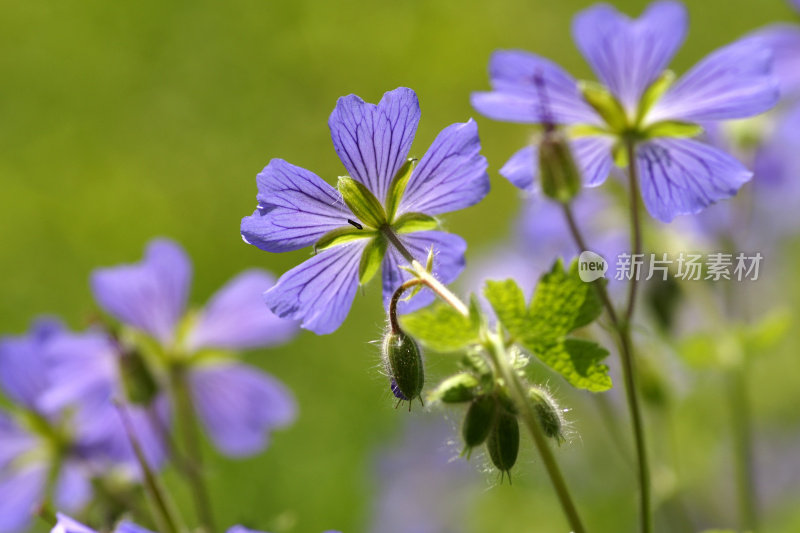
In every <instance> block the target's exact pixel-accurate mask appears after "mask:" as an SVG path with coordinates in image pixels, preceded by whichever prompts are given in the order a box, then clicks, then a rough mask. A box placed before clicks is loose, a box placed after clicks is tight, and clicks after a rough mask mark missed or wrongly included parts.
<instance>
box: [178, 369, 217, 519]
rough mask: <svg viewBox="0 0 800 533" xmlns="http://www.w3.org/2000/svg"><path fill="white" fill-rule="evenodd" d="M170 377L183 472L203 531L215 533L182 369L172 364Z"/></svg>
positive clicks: (187, 387)
mask: <svg viewBox="0 0 800 533" xmlns="http://www.w3.org/2000/svg"><path fill="white" fill-rule="evenodd" d="M171 379H172V390H173V394H174V403H175V410H176V412H177V415H178V417H177V418H178V425H180V426H181V427H180V429H181V435H182V437H181V440H182V441H183V446H184V452H185V453H186V459H185V461H183V463H184V468H183V472H184V474H185V475H186V478H187V482H188V485H189V488H190V491H191V494H192V499H193V500H194V506H195V511H196V512H197V518H198V520H199V521H200V527H201V528H202V529H203V530H204V531H205V532H206V533H214V531H216V528H215V524H214V515H213V512H212V509H211V499H210V498H209V496H208V487H207V486H206V480H205V475H204V473H203V454H202V450H201V449H200V434H199V431H198V429H197V413H196V412H195V410H194V406H193V405H192V398H191V393H190V392H189V386H188V383H187V382H186V373H185V371H184V369H183V368H181V367H180V366H176V367H175V368H173V370H172V375H171Z"/></svg>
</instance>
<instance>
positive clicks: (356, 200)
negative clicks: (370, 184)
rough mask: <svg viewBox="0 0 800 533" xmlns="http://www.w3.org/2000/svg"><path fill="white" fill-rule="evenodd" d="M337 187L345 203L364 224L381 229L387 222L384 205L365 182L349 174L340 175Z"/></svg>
mask: <svg viewBox="0 0 800 533" xmlns="http://www.w3.org/2000/svg"><path fill="white" fill-rule="evenodd" d="M337 187H338V189H339V193H341V195H342V199H343V200H344V203H346V204H347V207H349V208H350V211H352V212H353V214H354V215H355V216H356V217H357V218H358V219H359V220H360V221H361V222H363V223H364V225H366V226H369V227H370V228H373V229H379V228H380V227H381V226H382V225H383V224H386V213H385V212H384V210H383V206H382V205H381V203H380V202H379V201H378V199H377V198H375V195H374V194H372V193H371V192H370V190H369V189H367V188H366V187H365V186H364V184H362V183H361V182H359V181H356V180H354V179H353V178H350V177H348V176H340V177H339V183H338V185H337Z"/></svg>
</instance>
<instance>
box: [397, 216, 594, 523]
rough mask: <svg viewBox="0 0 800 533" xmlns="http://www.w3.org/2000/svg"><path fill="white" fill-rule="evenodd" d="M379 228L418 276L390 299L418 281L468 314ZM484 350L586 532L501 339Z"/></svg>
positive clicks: (568, 511)
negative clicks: (505, 384)
mask: <svg viewBox="0 0 800 533" xmlns="http://www.w3.org/2000/svg"><path fill="white" fill-rule="evenodd" d="M381 231H382V232H383V233H384V235H385V236H386V238H387V239H388V240H389V242H390V243H392V245H393V246H394V247H395V248H396V249H397V251H398V252H400V254H401V255H402V256H403V257H404V258H405V259H406V260H407V261H408V262H409V263H411V266H412V267H413V268H414V271H415V272H416V273H417V275H418V276H419V280H418V281H417V280H409V281H408V282H406V283H405V284H404V285H403V286H401V288H400V290H398V291H396V292H395V293H394V295H393V297H394V298H399V297H400V295H401V294H402V293H403V291H405V290H406V289H407V288H409V287H411V286H413V285H415V284H418V283H420V282H422V283H424V284H425V285H427V286H428V288H430V289H431V290H432V291H433V292H434V293H436V294H437V295H438V296H439V297H440V298H441V299H442V300H444V301H445V302H446V303H448V304H449V305H451V306H452V307H453V308H454V309H455V310H456V311H458V312H459V313H461V314H462V315H463V316H465V317H469V308H468V307H467V306H466V305H465V304H464V302H462V301H461V299H460V298H459V297H458V296H456V295H455V294H453V292H452V291H450V289H448V288H447V287H446V286H444V285H443V284H442V283H440V282H439V281H438V280H437V279H436V278H434V277H433V276H432V275H431V274H430V273H429V272H428V271H427V270H426V269H425V268H424V267H423V266H422V265H421V264H420V263H419V262H418V261H417V260H416V259H414V256H413V255H411V252H409V251H408V249H407V248H406V247H405V246H404V245H403V243H402V242H400V239H399V238H398V237H397V235H395V234H394V232H393V231H392V230H391V229H390V228H383V229H382V230H381ZM395 305H396V302H395ZM390 319H391V317H390ZM394 325H396V318H395V319H394V323H393V326H394ZM487 351H488V352H489V354H490V356H491V357H492V361H493V363H494V366H495V368H496V369H497V371H498V372H499V373H500V375H501V376H502V377H503V381H505V382H506V383H507V384H508V386H509V388H510V389H511V394H512V395H513V397H514V403H515V404H516V405H517V406H518V407H519V410H520V413H521V416H522V419H523V422H525V426H526V427H527V428H528V431H529V432H530V434H531V437H532V439H533V443H534V444H535V445H536V449H537V451H538V452H539V455H540V456H541V458H542V462H543V463H544V465H545V469H546V470H547V475H548V476H549V477H550V481H551V482H552V484H553V487H554V488H555V491H556V495H557V496H558V501H559V503H560V504H561V509H562V510H563V512H564V515H565V516H566V518H567V522H569V524H570V527H571V529H572V532H573V533H586V529H585V528H584V527H583V523H582V522H581V519H580V516H579V515H578V510H577V508H576V507H575V503H574V502H573V501H572V496H571V495H570V492H569V489H568V488H567V484H566V481H565V480H564V476H563V475H562V474H561V470H560V468H559V467H558V463H557V462H556V458H555V456H554V455H553V452H552V450H551V449H550V446H549V445H548V444H547V437H545V435H544V433H543V432H542V428H541V426H540V425H539V420H538V419H537V417H536V413H535V412H534V411H533V408H532V407H531V404H530V402H529V401H528V399H527V397H526V395H525V391H524V389H523V387H522V383H521V382H520V379H519V376H517V374H516V373H515V372H514V371H513V370H512V369H511V368H510V367H509V365H508V357H507V356H506V353H505V343H504V342H503V340H502V339H500V338H498V337H496V336H493V337H491V338H490V342H489V343H488V346H487Z"/></svg>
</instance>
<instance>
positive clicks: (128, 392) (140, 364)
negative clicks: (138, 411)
mask: <svg viewBox="0 0 800 533" xmlns="http://www.w3.org/2000/svg"><path fill="white" fill-rule="evenodd" d="M119 369H120V376H121V378H122V384H123V387H124V390H125V397H126V398H127V399H128V401H129V402H131V403H135V404H140V405H147V404H149V403H150V402H151V401H152V400H153V398H155V396H156V394H158V383H157V382H156V379H155V377H154V376H153V374H152V373H151V372H150V369H149V368H148V367H147V362H146V361H145V360H144V357H142V354H141V353H139V352H138V351H135V350H134V351H129V352H125V353H122V354H120V357H119Z"/></svg>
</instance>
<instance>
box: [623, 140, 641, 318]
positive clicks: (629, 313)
mask: <svg viewBox="0 0 800 533" xmlns="http://www.w3.org/2000/svg"><path fill="white" fill-rule="evenodd" d="M625 148H626V150H627V153H628V178H629V179H628V190H629V192H630V210H631V255H632V256H633V258H636V257H639V256H641V254H642V221H641V209H640V208H639V197H640V196H641V194H640V193H639V176H638V171H637V168H636V144H635V142H634V141H633V140H632V139H628V140H626V142H625ZM633 258H632V260H631V264H632V265H633V269H634V270H633V276H632V277H631V283H630V285H629V290H628V305H627V306H626V310H625V322H626V323H630V321H631V319H632V318H633V311H634V309H635V307H636V289H637V288H638V287H639V283H638V282H639V271H638V269H637V267H636V266H635V263H634V261H633Z"/></svg>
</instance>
